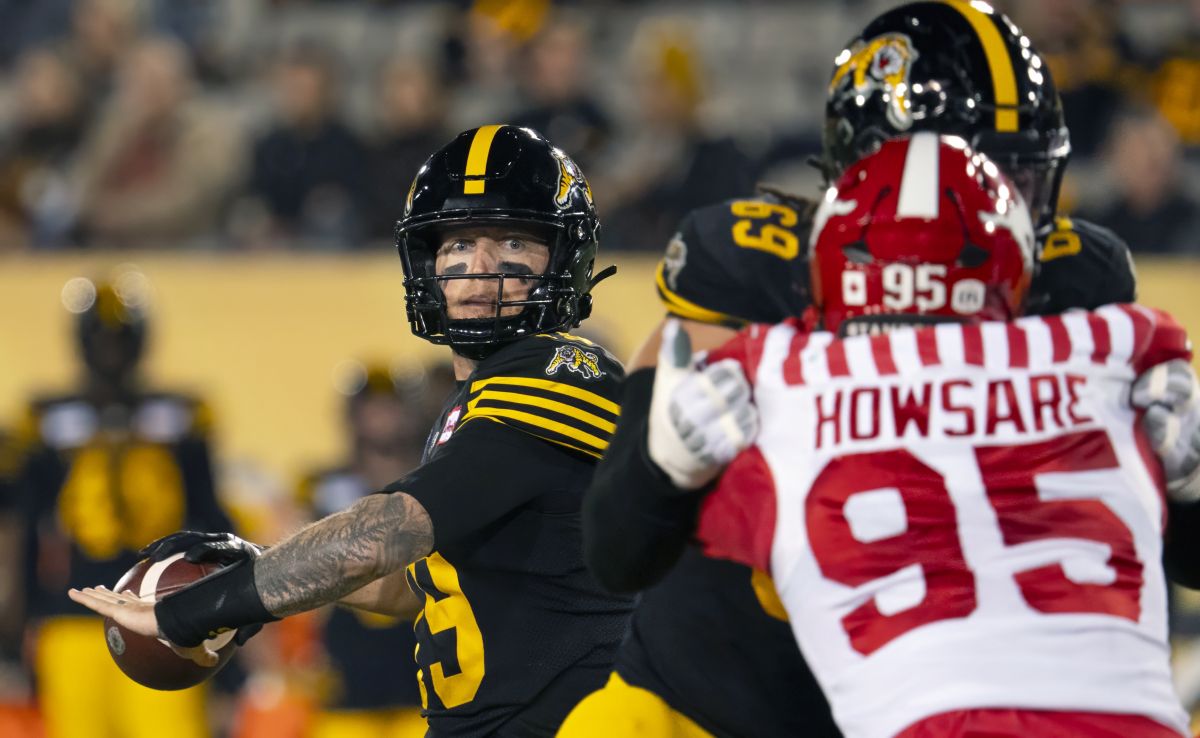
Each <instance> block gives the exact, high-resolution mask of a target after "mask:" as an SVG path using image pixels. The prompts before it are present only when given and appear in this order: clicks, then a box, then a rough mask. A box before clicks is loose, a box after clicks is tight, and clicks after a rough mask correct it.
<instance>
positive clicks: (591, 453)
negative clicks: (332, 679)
mask: <svg viewBox="0 0 1200 738" xmlns="http://www.w3.org/2000/svg"><path fill="white" fill-rule="evenodd" d="M471 420H487V421H490V422H492V423H499V424H500V425H504V421H503V420H501V419H499V418H489V417H487V416H486V415H470V416H468V417H467V418H466V419H465V420H463V421H462V422H461V423H459V424H458V427H459V428H461V427H463V426H464V425H466V424H467V422H468V421H471ZM538 438H541V439H542V440H543V441H549V442H550V443H553V444H554V445H556V446H562V447H563V448H569V449H571V450H572V451H579V452H581V453H585V454H587V455H588V456H592V457H595V458H597V459H598V458H600V456H601V454H600V453H599V452H598V451H593V450H591V449H590V448H583V447H581V446H577V445H575V444H573V443H565V442H563V441H559V440H557V439H554V438H548V437H546V436H538Z"/></svg>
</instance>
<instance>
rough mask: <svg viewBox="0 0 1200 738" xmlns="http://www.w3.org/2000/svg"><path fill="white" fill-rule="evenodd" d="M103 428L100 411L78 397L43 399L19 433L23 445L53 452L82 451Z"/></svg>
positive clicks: (32, 405) (33, 406)
mask: <svg viewBox="0 0 1200 738" xmlns="http://www.w3.org/2000/svg"><path fill="white" fill-rule="evenodd" d="M97 428H99V418H98V417H97V415H96V408H94V407H92V405H91V403H89V402H87V401H86V400H84V399H83V398H82V397H80V396H78V395H59V396H54V397H43V398H39V399H37V400H34V401H33V402H32V403H30V405H29V407H28V408H27V410H26V413H25V418H24V419H23V420H22V422H21V427H20V429H19V430H18V434H19V436H20V437H21V442H22V443H23V444H29V443H41V444H44V445H46V446H49V447H50V448H53V449H69V448H78V447H79V446H82V445H84V444H86V443H87V442H88V441H90V440H91V438H92V436H94V435H95V433H96V429H97Z"/></svg>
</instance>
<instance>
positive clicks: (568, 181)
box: [551, 149, 592, 208]
mask: <svg viewBox="0 0 1200 738" xmlns="http://www.w3.org/2000/svg"><path fill="white" fill-rule="evenodd" d="M551 153H553V154H554V158H555V159H557V160H558V191H557V192H556V194H555V195H554V204H555V205H557V206H559V207H560V208H565V207H567V206H568V205H570V204H571V189H572V188H573V187H575V185H576V183H578V185H579V186H580V187H581V188H582V189H583V196H584V197H585V198H586V199H587V201H588V204H589V205H591V204H592V186H591V185H589V184H588V183H587V180H586V179H584V177H583V172H581V171H579V165H577V164H576V163H575V162H574V161H572V160H571V157H569V156H567V155H566V154H564V153H563V152H562V151H560V150H559V149H553V150H552V151H551Z"/></svg>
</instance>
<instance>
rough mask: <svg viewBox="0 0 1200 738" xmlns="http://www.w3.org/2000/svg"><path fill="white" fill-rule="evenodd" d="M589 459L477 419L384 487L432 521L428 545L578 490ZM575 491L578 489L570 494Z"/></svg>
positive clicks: (590, 464)
mask: <svg viewBox="0 0 1200 738" xmlns="http://www.w3.org/2000/svg"><path fill="white" fill-rule="evenodd" d="M593 465H594V461H593V460H592V459H590V458H588V457H585V456H583V455H582V454H577V453H574V452H572V451H569V450H567V449H565V448H564V447H562V446H558V445H555V444H553V443H550V442H548V441H543V440H541V439H539V438H537V437H536V436H532V435H530V434H528V433H525V432H523V431H520V430H517V429H515V428H512V427H510V426H507V425H503V424H500V423H494V422H492V421H490V420H488V419H486V418H479V419H477V420H474V421H472V422H470V423H467V424H466V425H465V426H462V427H460V428H459V430H458V431H457V432H456V433H455V434H454V437H453V438H451V439H450V440H449V441H448V442H447V443H446V445H445V446H443V447H442V449H441V451H439V453H438V454H437V455H436V456H435V457H434V458H433V459H431V460H430V461H428V462H426V463H425V464H422V465H421V466H420V467H419V468H418V469H416V470H415V471H413V472H412V473H410V474H409V475H408V476H406V477H404V478H402V479H400V480H398V481H396V482H393V483H391V484H389V485H388V486H387V488H386V490H385V491H388V492H405V493H407V494H410V495H412V496H413V497H415V498H416V499H417V501H418V502H420V503H421V506H422V507H424V508H425V511H426V512H427V513H428V514H429V519H430V521H432V523H433V537H434V545H435V546H437V547H442V546H446V545H448V544H452V543H455V542H458V541H461V540H462V539H464V538H465V537H467V536H469V535H471V534H472V533H475V532H476V531H479V530H480V529H482V528H484V527H486V526H487V525H489V524H491V523H493V522H495V521H496V520H499V519H500V518H501V517H503V516H504V515H506V514H507V513H509V512H511V511H512V510H514V509H516V508H517V507H520V506H521V505H523V504H525V503H526V502H529V501H530V500H532V499H534V498H535V497H539V496H541V495H544V494H547V493H550V492H561V491H564V490H569V489H576V490H578V489H581V488H582V487H583V485H584V484H586V478H585V477H584V476H583V475H588V474H590V473H591V471H592V469H593ZM576 494H578V493H576Z"/></svg>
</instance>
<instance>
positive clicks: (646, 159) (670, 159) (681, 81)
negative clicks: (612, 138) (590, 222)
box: [593, 27, 754, 250]
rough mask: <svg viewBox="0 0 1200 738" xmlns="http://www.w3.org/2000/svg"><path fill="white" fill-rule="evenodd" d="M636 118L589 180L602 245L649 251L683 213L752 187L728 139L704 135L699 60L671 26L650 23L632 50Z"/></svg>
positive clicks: (747, 171)
mask: <svg viewBox="0 0 1200 738" xmlns="http://www.w3.org/2000/svg"><path fill="white" fill-rule="evenodd" d="M631 56H632V62H633V65H632V66H633V75H634V80H633V83H634V84H633V86H634V89H633V92H634V96H635V103H634V106H635V108H636V111H637V119H636V120H635V121H634V125H633V127H632V131H631V132H629V133H628V134H626V136H625V138H624V140H622V141H621V143H620V146H619V147H618V148H617V150H616V151H615V152H614V155H613V156H612V157H611V161H610V162H609V164H610V166H609V167H608V168H607V169H606V171H604V172H603V175H602V176H601V177H597V179H596V182H595V183H594V184H593V189H594V190H595V192H596V196H597V198H598V199H599V200H600V201H601V204H602V206H603V207H604V210H605V212H607V213H610V215H609V216H607V217H606V218H605V226H606V229H607V232H606V235H605V246H606V248H610V249H638V250H657V249H660V248H662V244H664V243H666V242H667V241H669V240H670V239H671V234H672V232H673V229H674V228H675V226H676V224H677V223H678V222H679V220H680V219H681V218H682V217H683V215H684V214H685V213H687V212H689V211H691V210H694V209H695V208H698V207H700V206H702V205H708V204H710V203H713V202H718V201H720V200H725V199H728V198H732V197H737V196H739V195H741V194H743V193H746V192H751V191H753V188H754V172H753V167H752V165H751V163H750V161H749V160H748V159H747V158H746V156H745V155H743V154H742V152H741V151H739V150H738V147H737V145H736V144H735V143H734V141H733V139H731V138H728V137H714V136H710V135H708V134H707V133H706V132H705V131H704V129H703V126H702V124H701V120H700V106H701V104H702V103H703V101H704V97H705V91H704V80H703V71H702V69H701V59H700V57H699V55H698V53H697V51H696V49H694V48H693V46H692V44H691V41H690V39H689V38H688V36H687V35H686V34H684V33H682V32H681V31H680V30H679V29H676V28H671V27H663V28H652V29H649V32H648V33H646V35H645V36H643V37H642V38H641V39H640V42H636V41H635V43H634V46H633V47H632V52H631Z"/></svg>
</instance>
